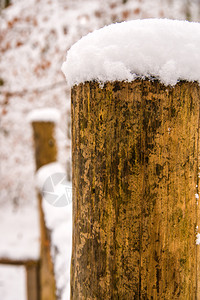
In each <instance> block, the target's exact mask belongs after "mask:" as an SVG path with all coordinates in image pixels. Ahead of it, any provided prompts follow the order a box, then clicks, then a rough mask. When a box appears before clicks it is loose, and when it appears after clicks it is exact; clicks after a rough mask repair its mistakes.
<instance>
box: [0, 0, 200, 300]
mask: <svg viewBox="0 0 200 300" xmlns="http://www.w3.org/2000/svg"><path fill="white" fill-rule="evenodd" d="M152 17H156V18H165V17H167V18H172V19H183V20H184V19H186V18H187V19H189V20H193V21H200V1H199V0H191V1H188V0H128V1H122V0H116V1H113V0H99V1H97V0H82V1H81V0H57V1H55V0H40V1H38V0H29V1H26V0H13V1H12V5H11V6H10V7H8V8H6V9H5V10H3V12H2V15H1V17H0V18H1V19H0V38H1V44H0V51H1V55H0V118H1V128H0V145H1V149H0V159H1V166H0V168H1V181H0V189H1V198H0V204H1V213H0V240H1V243H0V256H1V257H5V256H7V257H10V258H13V259H14V258H16V259H19V258H22V257H24V258H33V257H35V258H36V257H37V256H38V253H39V251H38V249H39V226H38V211H37V198H36V192H35V177H34V172H35V163H34V153H33V148H32V129H31V126H30V124H29V122H28V121H27V115H28V113H29V112H30V111H32V110H33V109H37V108H44V107H53V108H57V109H58V110H59V111H60V114H61V119H60V121H59V122H58V124H57V133H56V135H57V142H58V148H59V157H58V160H59V162H60V163H61V164H62V165H63V167H64V168H65V169H66V170H67V176H68V179H70V176H71V172H70V163H71V144H70V118H69V116H70V90H69V86H67V84H66V82H65V78H64V75H63V74H62V72H61V70H60V69H61V65H62V63H63V61H64V60H65V57H66V52H67V50H68V49H69V48H70V47H71V45H72V44H74V43H75V42H76V41H78V40H79V39H80V38H81V37H82V36H83V35H85V34H87V33H89V32H91V31H93V30H95V29H98V28H100V27H102V26H104V25H108V24H111V23H115V22H121V21H124V20H132V19H138V18H141V19H143V18H152ZM52 209H56V208H52ZM59 209H60V208H59ZM68 209H69V210H70V206H69V207H68ZM57 212H58V211H57ZM61 215H62V216H63V213H61ZM62 216H61V217H60V223H59V225H56V228H57V230H55V233H54V229H53V228H52V230H53V231H52V235H54V234H55V235H58V236H59V239H62V235H63V240H67V239H68V237H69V236H70V235H71V226H70V225H69V226H68V227H67V228H68V229H67V228H66V227H64V225H63V224H64V223H63V222H64V220H63V217H62ZM58 220H59V218H58ZM59 228H60V229H59ZM64 228H65V229H66V232H65V230H64ZM64 235H65V236H64ZM65 245H66V244H64V243H63V248H62V249H60V250H59V249H58V251H60V253H65V251H68V250H67V246H65ZM65 247H66V248H65ZM65 249H66V250H65ZM63 266H66V268H68V267H69V262H68V261H66V257H65V256H64V255H61V256H59V263H58V264H57V265H55V268H58V269H59V268H60V269H59V270H60V279H59V278H57V282H58V284H57V285H58V286H59V290H60V291H64V290H65V284H66V283H65V282H64V281H62V272H63V278H65V277H64V276H65V275H64V272H66V269H65V268H64V267H63ZM67 266H68V267H67ZM8 271H9V270H8ZM6 272H7V271H6V269H5V267H3V268H1V269H0V278H2V277H4V279H5V282H6V280H12V275H8V276H7V275H6V276H4V274H7V273H6ZM13 276H14V275H13ZM22 277H23V276H22ZM22 277H21V278H22ZM17 278H18V279H15V280H16V282H18V285H20V286H22V285H23V282H24V280H21V279H20V276H18V277H17ZM17 280H18V281H17ZM6 284H7V283H6ZM24 288H25V287H24ZM5 290H6V285H5V284H4V288H3V289H1V288H0V299H4V300H12V299H13V298H12V297H13V296H11V295H8V293H6V292H5ZM10 290H11V289H10ZM22 290H23V287H22ZM13 293H14V295H15V294H16V293H15V289H13ZM67 297H68V296H66V294H65V292H63V293H62V292H61V295H60V298H61V299H65V300H67ZM18 299H19V297H18ZM20 299H25V298H23V296H22V297H20Z"/></svg>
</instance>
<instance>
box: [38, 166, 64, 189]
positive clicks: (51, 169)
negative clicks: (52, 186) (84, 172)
mask: <svg viewBox="0 0 200 300" xmlns="http://www.w3.org/2000/svg"><path fill="white" fill-rule="evenodd" d="M55 173H65V169H64V168H63V166H62V165H61V164H60V163H58V162H53V163H50V164H47V165H44V166H42V167H41V168H39V169H38V170H37V172H36V174H35V183H36V187H37V188H38V189H39V191H40V192H42V189H43V186H44V183H45V181H46V180H47V178H48V177H49V176H52V175H53V174H55Z"/></svg>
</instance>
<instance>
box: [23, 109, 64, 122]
mask: <svg viewBox="0 0 200 300" xmlns="http://www.w3.org/2000/svg"><path fill="white" fill-rule="evenodd" d="M59 120H60V112H59V111H58V110H57V109H56V108H51V107H47V108H38V109H34V110H32V111H31V112H30V113H29V114H28V116H27V121H28V122H30V123H32V122H53V123H58V122H59Z"/></svg>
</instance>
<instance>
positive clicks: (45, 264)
mask: <svg viewBox="0 0 200 300" xmlns="http://www.w3.org/2000/svg"><path fill="white" fill-rule="evenodd" d="M32 126H33V133H34V146H35V163H36V170H38V169H39V168H40V167H42V166H44V165H46V164H49V163H52V162H55V161H56V160H57V146H56V140H55V137H54V134H55V123H53V122H42V121H41V122H33V123H32ZM38 200H39V201H38V205H39V213H40V234H41V246H40V257H41V259H40V300H55V299H56V284H55V278H54V269H53V262H52V257H51V237H50V232H49V230H48V229H47V227H46V225H45V217H44V212H43V208H42V197H41V195H40V194H38Z"/></svg>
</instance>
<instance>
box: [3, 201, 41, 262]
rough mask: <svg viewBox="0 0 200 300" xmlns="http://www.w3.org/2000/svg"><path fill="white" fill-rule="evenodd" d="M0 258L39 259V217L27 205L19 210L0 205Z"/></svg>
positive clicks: (34, 208) (31, 207)
mask: <svg viewBox="0 0 200 300" xmlns="http://www.w3.org/2000/svg"><path fill="white" fill-rule="evenodd" d="M0 220H1V226H0V240H1V243H0V258H10V259H13V260H29V259H30V260H37V259H39V254H40V247H39V216H38V214H37V211H36V207H35V206H34V205H33V204H31V203H29V206H28V205H27V206H23V207H20V208H19V209H16V210H15V209H13V207H12V205H11V204H10V205H8V204H7V205H1V210H0Z"/></svg>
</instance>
